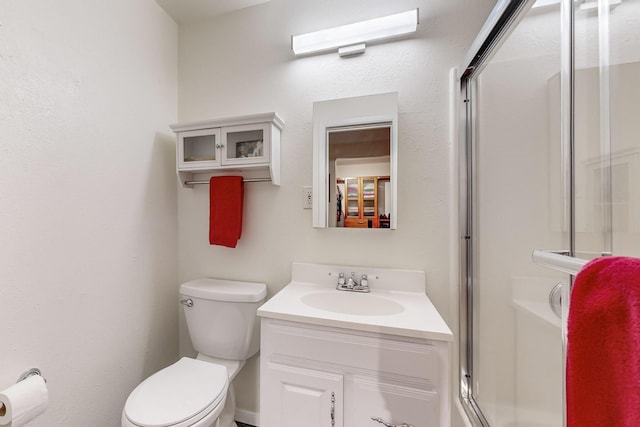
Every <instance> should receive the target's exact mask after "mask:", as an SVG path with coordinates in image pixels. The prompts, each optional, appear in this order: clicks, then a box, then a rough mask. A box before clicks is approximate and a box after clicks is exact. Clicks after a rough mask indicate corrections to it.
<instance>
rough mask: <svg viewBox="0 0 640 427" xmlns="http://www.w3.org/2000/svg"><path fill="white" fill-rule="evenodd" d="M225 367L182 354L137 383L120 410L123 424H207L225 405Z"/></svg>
mask: <svg viewBox="0 0 640 427" xmlns="http://www.w3.org/2000/svg"><path fill="white" fill-rule="evenodd" d="M228 387H229V375H228V373H227V368H226V367H224V366H222V365H217V364H213V363H209V362H203V361H200V360H196V359H191V358H188V357H183V358H182V359H180V360H179V361H177V362H176V363H174V364H173V365H171V366H168V367H166V368H164V369H162V370H161V371H158V372H156V373H155V374H153V375H151V376H150V377H149V378H147V379H146V380H144V381H143V382H142V383H140V384H139V385H138V386H137V387H136V388H135V389H134V390H133V392H131V394H130V395H129V398H128V399H127V402H126V403H125V406H124V410H123V411H122V426H123V427H165V426H171V427H195V426H198V427H210V426H212V425H214V422H215V421H216V420H217V418H218V416H219V415H220V413H221V412H222V409H223V408H224V404H225V401H226V397H227V389H228Z"/></svg>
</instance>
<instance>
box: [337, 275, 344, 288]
mask: <svg viewBox="0 0 640 427" xmlns="http://www.w3.org/2000/svg"><path fill="white" fill-rule="evenodd" d="M344 283H345V281H344V273H340V274H338V285H344Z"/></svg>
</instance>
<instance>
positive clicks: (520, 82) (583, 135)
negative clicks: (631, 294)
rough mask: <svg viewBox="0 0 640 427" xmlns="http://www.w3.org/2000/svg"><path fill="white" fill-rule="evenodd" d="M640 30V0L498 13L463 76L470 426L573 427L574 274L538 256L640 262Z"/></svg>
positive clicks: (464, 360) (503, 8) (465, 398)
mask: <svg viewBox="0 0 640 427" xmlns="http://www.w3.org/2000/svg"><path fill="white" fill-rule="evenodd" d="M639 24H640V0H560V1H559V0H555V1H554V0H538V1H533V0H530V1H527V0H520V1H519V0H505V1H498V2H497V4H496V6H495V8H494V10H493V11H492V13H491V15H490V17H489V19H488V20H487V22H486V24H485V26H484V27H483V28H482V30H481V32H480V34H479V35H478V37H477V39H476V41H475V42H474V44H473V46H472V49H471V50H470V53H469V55H468V57H467V60H466V61H465V64H464V65H465V68H464V69H463V70H461V71H460V72H459V75H460V76H461V78H460V80H459V90H460V92H459V105H460V106H461V107H460V108H459V111H460V113H461V121H460V122H461V126H460V129H461V132H460V134H461V138H460V139H461V142H462V143H461V145H460V148H459V154H460V168H459V170H460V201H459V206H460V227H459V229H460V259H461V265H460V277H461V280H460V282H461V283H460V301H461V307H460V335H459V336H460V340H459V341H460V401H461V403H462V405H461V406H462V407H463V408H464V411H465V413H466V416H467V417H468V419H469V420H470V423H471V425H473V426H491V427H560V426H563V425H564V424H565V422H566V421H565V419H566V414H565V411H564V407H565V405H564V363H565V362H564V361H565V351H566V319H567V313H568V309H569V306H568V302H569V295H570V289H571V286H572V281H573V276H572V275H570V274H567V273H563V272H559V271H554V270H552V269H548V268H545V267H542V266H540V265H537V264H535V263H534V262H532V256H531V255H532V252H533V251H534V250H542V251H549V252H550V251H555V252H557V253H560V254H563V255H567V256H569V257H574V258H580V259H585V260H588V259H592V258H594V257H599V256H607V255H610V254H614V255H627V256H640V85H639V84H638V79H639V78H640V25H639ZM542 253H546V252H542Z"/></svg>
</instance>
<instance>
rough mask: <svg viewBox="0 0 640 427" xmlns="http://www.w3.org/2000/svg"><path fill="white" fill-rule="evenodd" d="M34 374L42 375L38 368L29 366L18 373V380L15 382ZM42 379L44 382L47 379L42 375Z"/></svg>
mask: <svg viewBox="0 0 640 427" xmlns="http://www.w3.org/2000/svg"><path fill="white" fill-rule="evenodd" d="M34 375H38V376H40V377H42V372H40V369H38V368H31V369H29V370H28V371H25V372H23V373H22V375H20V378H18V381H16V384H17V383H19V382H20V381H24V380H26V379H27V378H29V377H32V376H34ZM42 379H43V380H44V382H45V383H46V382H47V379H46V378H45V377H42Z"/></svg>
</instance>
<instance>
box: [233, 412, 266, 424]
mask: <svg viewBox="0 0 640 427" xmlns="http://www.w3.org/2000/svg"><path fill="white" fill-rule="evenodd" d="M236 421H240V422H241V423H245V424H249V425H252V426H256V427H259V426H260V424H259V421H260V414H256V413H255V412H250V411H245V410H244V409H238V408H236Z"/></svg>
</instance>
